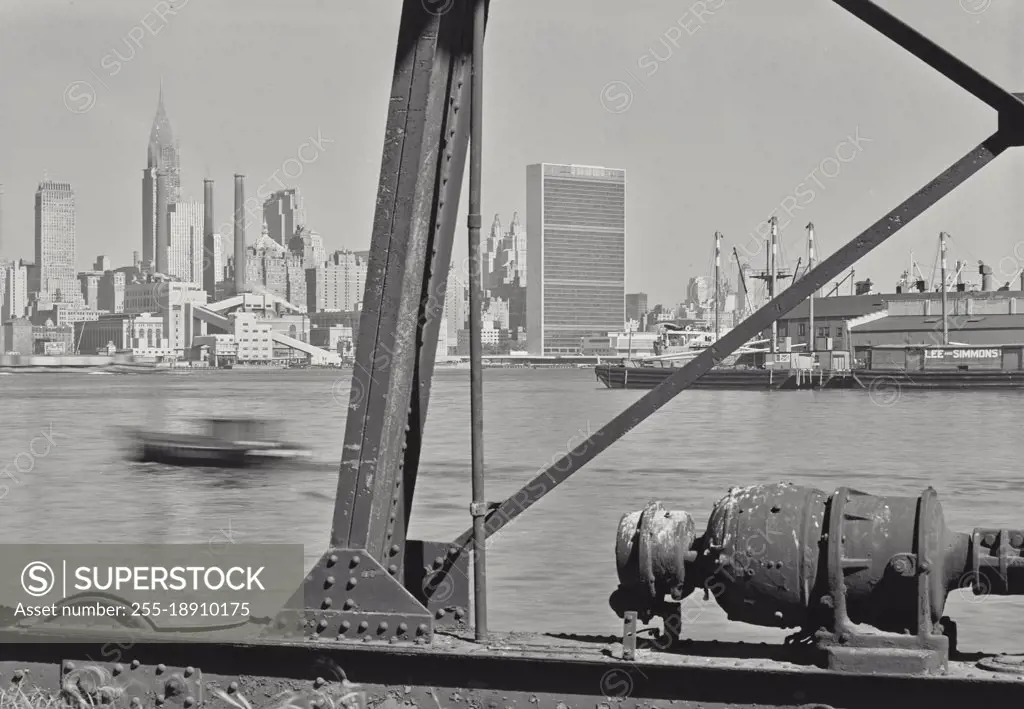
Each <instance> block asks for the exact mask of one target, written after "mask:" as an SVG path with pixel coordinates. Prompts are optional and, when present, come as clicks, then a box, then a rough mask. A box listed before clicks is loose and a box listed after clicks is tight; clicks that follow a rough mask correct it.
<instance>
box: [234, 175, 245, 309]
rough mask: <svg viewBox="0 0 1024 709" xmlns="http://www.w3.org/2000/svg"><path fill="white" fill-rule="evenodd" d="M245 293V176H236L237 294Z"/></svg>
mask: <svg viewBox="0 0 1024 709" xmlns="http://www.w3.org/2000/svg"><path fill="white" fill-rule="evenodd" d="M244 292H245V175H235V294H236V295H241V294H242V293H244Z"/></svg>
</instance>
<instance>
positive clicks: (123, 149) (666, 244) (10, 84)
mask: <svg viewBox="0 0 1024 709" xmlns="http://www.w3.org/2000/svg"><path fill="white" fill-rule="evenodd" d="M168 3H170V5H172V6H174V7H176V8H177V14H175V15H168V14H166V12H164V13H163V14H164V15H165V19H161V18H160V13H158V12H155V11H154V10H164V9H165V8H166V7H167V6H168ZM708 4H709V5H710V6H711V7H718V8H719V9H718V10H717V11H715V13H714V14H713V15H711V16H704V18H703V20H701V19H698V17H697V16H696V15H695V14H694V13H693V12H692V10H691V9H690V8H691V7H692V0H689V1H687V2H674V1H671V0H643V2H634V3H624V2H621V1H619V0H494V1H493V2H492V13H491V22H490V27H489V29H488V38H487V40H488V41H487V49H488V51H487V69H486V80H487V86H486V89H485V98H484V100H485V115H484V142H485V145H484V176H483V189H484V196H483V203H484V213H485V219H484V222H485V225H487V224H489V223H490V220H491V218H492V217H493V215H494V213H495V212H498V213H500V214H501V215H502V218H503V221H505V222H506V223H507V222H508V220H509V219H510V218H511V215H512V212H513V211H514V210H519V211H524V210H525V181H526V178H525V172H526V171H525V166H526V165H527V164H529V163H533V162H542V161H543V162H575V163H581V164H589V165H603V166H607V167H614V168H624V169H625V170H626V173H627V186H626V203H627V221H626V224H627V235H626V287H627V290H628V291H635V290H641V289H642V290H645V291H647V292H648V293H649V295H650V297H651V302H652V304H653V303H654V302H665V303H675V302H677V301H679V300H681V299H682V298H683V297H684V289H685V285H686V281H687V279H688V278H689V277H690V276H692V275H702V274H707V273H709V269H710V265H711V259H712V251H713V234H714V232H715V231H716V230H719V231H721V232H723V234H724V235H725V246H726V248H727V249H729V250H731V246H732V245H733V244H737V245H741V244H750V243H751V242H750V234H751V233H752V232H754V231H755V230H756V229H757V227H758V225H759V223H760V222H762V221H763V220H764V219H766V218H767V217H768V216H769V215H770V214H771V212H772V210H778V213H779V214H780V219H781V220H782V223H783V224H787V223H788V224H789V226H788V227H787V228H785V229H784V230H783V243H784V250H785V255H786V257H787V259H788V261H789V262H790V264H791V265H792V264H795V262H796V259H797V258H798V257H799V256H801V255H803V254H804V252H805V236H804V231H803V226H804V225H805V224H806V223H807V221H808V220H813V221H814V223H815V225H816V227H817V239H818V244H819V250H820V251H821V252H825V253H826V254H827V253H830V252H831V251H833V250H834V249H835V248H837V247H838V246H839V245H841V244H842V243H845V242H846V241H847V240H849V239H850V238H852V237H853V236H855V235H856V234H857V233H858V232H859V231H860V230H861V229H863V228H864V227H866V226H867V225H869V224H870V223H871V222H873V221H874V220H875V219H877V218H879V217H880V216H882V215H883V214H884V213H886V212H887V211H888V210H889V209H891V208H892V207H894V206H895V205H896V204H898V203H899V202H900V201H901V200H902V199H904V198H905V197H906V196H908V195H910V194H911V193H912V192H913V191H915V190H916V189H917V188H918V187H919V186H920V185H922V184H924V183H925V182H926V181H927V180H929V179H931V178H932V177H933V176H934V175H935V174H937V173H938V172H940V171H941V170H943V169H944V168H946V167H947V166H948V165H949V164H951V163H952V162H953V161H954V160H956V159H957V158H958V157H960V155H962V154H963V153H964V152H965V151H966V150H967V149H969V148H970V147H971V146H973V145H975V144H976V143H977V142H979V141H980V140H981V139H983V138H984V137H985V136H986V135H988V134H989V133H990V132H991V131H992V130H993V129H994V127H995V116H994V114H993V113H992V112H991V111H990V109H988V108H987V107H984V106H982V105H981V104H979V103H977V102H976V101H975V100H974V99H973V98H972V97H970V96H969V95H967V94H965V93H963V92H962V91H961V90H960V89H958V88H957V87H955V86H954V85H953V84H951V83H950V82H948V81H947V80H945V79H943V78H942V77H941V76H939V75H938V74H937V73H935V72H933V71H932V70H930V69H929V68H927V67H926V66H924V65H923V64H922V63H920V62H919V61H918V60H916V59H914V58H913V57H911V56H910V55H908V54H906V53H904V52H903V51H902V50H900V49H899V48H898V47H896V46H895V45H893V44H891V43H889V42H888V40H885V39H884V38H882V37H881V36H879V35H877V34H876V33H874V31H872V30H871V29H870V28H867V27H866V26H863V25H861V24H860V23H859V22H857V21H856V20H854V19H853V18H852V17H850V16H849V15H848V14H847V13H846V12H845V11H843V10H842V9H840V8H838V7H836V6H835V5H833V3H831V2H829V1H828V0H724V2H723V0H708ZM882 5H883V6H884V7H886V8H887V9H889V10H890V11H892V12H894V13H895V14H897V15H898V16H900V17H902V18H904V19H905V20H907V21H909V22H910V23H911V24H913V25H914V26H915V27H917V28H918V29H919V30H920V31H922V32H924V33H925V34H926V35H928V36H930V37H931V38H933V39H934V40H935V41H937V42H938V43H940V44H942V45H943V46H946V47H948V48H949V49H950V50H951V51H953V52H954V53H955V54H956V55H957V56H959V57H961V58H963V59H965V60H966V61H968V62H970V63H972V64H973V65H975V66H976V67H978V68H979V69H980V70H981V71H982V72H983V73H986V74H987V75H989V76H990V77H991V78H993V79H994V80H995V81H997V82H999V83H1000V84H1002V85H1003V86H1004V87H1006V88H1007V89H1009V90H1024V80H1022V79H1024V76H1022V74H1024V61H1022V59H1024V49H1016V47H1015V46H1014V45H1013V43H1012V41H1011V40H1012V39H1013V38H1014V37H1015V35H1013V34H1012V29H1013V28H1014V27H1017V28H1019V27H1021V23H1022V20H1024V9H1021V7H1022V6H1024V3H1020V2H1015V1H1014V0H888V1H887V2H883V3H882ZM400 6H401V3H400V2H399V1H398V0H366V1H363V2H350V1H349V0H287V1H286V2H281V0H246V1H245V2H239V1H238V0H167V2H164V3H161V2H156V1H155V0H0V65H2V66H3V67H4V69H3V72H2V74H0V182H2V183H3V184H4V186H5V193H6V194H5V197H4V205H3V225H2V235H0V256H3V257H6V258H18V257H32V256H33V212H32V207H33V193H34V191H35V189H36V186H37V183H38V182H39V180H40V179H42V177H43V175H44V171H45V173H46V174H48V175H49V177H50V179H60V180H67V181H70V182H71V183H72V185H73V187H74V189H75V191H76V193H77V198H78V262H79V264H80V266H81V267H83V268H85V267H87V266H89V265H90V264H91V262H92V261H93V259H94V258H95V256H96V255H98V254H107V255H109V256H111V257H113V258H114V260H115V262H117V263H129V262H130V259H131V253H132V251H133V250H136V249H141V230H142V216H141V200H140V194H141V182H140V181H141V176H142V169H143V168H144V167H145V156H146V143H147V140H148V135H149V129H150V125H151V122H152V118H153V113H154V110H155V108H156V101H157V89H158V84H159V81H160V79H161V77H162V78H163V82H164V87H165V94H166V100H167V108H168V113H169V115H170V119H171V122H172V124H173V126H174V129H175V132H176V136H177V137H178V138H179V139H180V141H181V147H182V178H183V188H184V192H185V194H186V195H188V196H191V197H193V198H196V199H201V198H202V179H203V178H204V177H207V176H209V177H212V178H214V179H215V180H216V181H217V188H216V215H215V216H216V222H217V224H223V223H225V222H226V221H227V220H229V219H230V213H231V200H232V186H231V175H232V174H233V173H234V172H242V173H245V174H246V175H247V191H248V194H250V195H251V194H254V193H255V190H256V188H257V187H258V186H259V185H260V184H262V183H264V182H266V181H267V180H269V179H270V176H271V175H272V174H273V173H274V172H275V170H280V169H281V168H282V167H283V166H285V163H286V161H288V160H289V159H290V158H295V157H297V155H298V152H299V150H300V146H302V145H303V144H304V143H307V142H308V141H310V139H311V138H317V136H318V134H319V135H320V136H322V138H323V139H326V140H321V141H320V147H310V146H308V145H307V146H306V147H305V148H303V149H302V150H303V156H304V158H305V159H307V160H310V159H311V156H314V155H315V159H312V161H311V162H309V164H306V165H305V166H303V167H302V168H301V170H300V169H299V168H297V167H296V165H297V164H298V163H295V162H291V163H288V167H287V168H286V169H287V170H288V172H290V174H292V175H297V176H296V177H295V178H294V179H288V178H285V180H286V182H288V183H289V185H290V186H298V187H300V188H301V191H302V193H303V195H304V197H305V206H306V209H307V212H308V215H309V221H310V226H311V227H312V228H314V229H316V230H318V231H319V232H320V233H321V234H323V236H324V241H325V244H326V246H327V248H328V249H330V250H333V249H337V248H353V249H362V248H367V247H368V244H369V235H370V231H371V223H372V218H373V205H374V199H375V196H376V189H377V179H378V176H379V171H380V151H381V144H382V140H383V131H384V118H385V112H386V109H387V97H388V91H389V87H390V78H391V71H392V67H393V64H394V52H395V39H396V35H397V27H398V17H399V11H400ZM965 8H966V9H965ZM133 38H134V40H135V41H134V42H133ZM115 50H117V51H118V52H119V53H120V56H121V57H122V58H127V59H128V60H127V61H120V60H117V59H116V55H115V54H114V51H115ZM75 82H88V86H87V85H86V84H82V83H75ZM610 82H619V83H617V84H614V85H612V86H608V85H609V83H610ZM627 86H628V92H627V90H626V88H625V87H627ZM606 87H607V89H606ZM90 91H92V92H93V93H94V102H93V100H92V98H93V97H90V96H89V92H90ZM629 92H631V95H630V93H629ZM602 98H603V99H604V101H603V102H602ZM627 99H631V100H629V101H627ZM627 103H628V104H629V105H628V106H627V105H626V104H627ZM603 104H604V105H603ZM89 106H91V107H89ZM86 107H89V110H86V111H84V112H83V111H82V109H83V108H86ZM623 109H625V110H623ZM858 134H859V136H860V138H859V148H858V152H854V151H853V148H852V146H851V144H850V143H848V142H847V143H845V144H844V143H843V141H847V140H848V138H849V137H855V136H857V135H858ZM837 152H838V154H839V157H840V158H842V159H843V160H847V162H843V163H840V162H837V161H835V160H829V158H835V157H836V155H837ZM1020 160H1021V157H1020V155H1019V154H1018V153H1016V152H1014V153H1012V154H1009V155H1004V156H1003V157H1002V158H1000V160H998V161H997V162H996V163H995V164H993V165H991V166H990V167H988V168H986V170H984V171H983V172H982V173H981V174H980V175H978V176H977V177H976V178H975V179H974V180H972V181H971V182H970V183H968V184H967V185H964V186H963V187H961V188H960V189H958V190H957V191H956V192H955V193H954V194H953V196H951V197H950V198H948V199H947V200H945V201H944V202H942V203H940V205H939V206H938V207H936V208H935V209H933V210H932V211H931V212H929V213H928V214H926V215H925V216H924V217H922V218H921V219H919V220H918V221H916V222H915V223H914V224H913V225H912V226H911V227H908V228H907V229H905V230H904V231H903V232H901V233H900V234H899V235H898V236H897V237H895V238H894V239H893V242H892V243H890V244H887V245H886V246H884V247H882V248H881V249H879V250H877V251H876V252H875V253H873V254H872V255H870V256H869V257H868V258H867V259H865V260H864V261H863V262H861V263H860V264H859V265H858V266H857V275H858V278H859V277H861V276H870V277H871V278H872V279H873V280H874V281H875V282H876V283H877V284H879V285H880V286H882V287H884V289H885V290H890V291H891V290H892V285H893V284H894V282H895V279H896V278H897V277H898V276H899V274H900V272H901V271H902V270H903V269H905V268H906V267H907V266H908V265H909V262H910V253H911V251H913V252H914V254H915V256H916V257H917V258H918V260H919V262H920V265H921V268H922V269H924V270H925V272H926V275H930V274H931V269H932V267H933V264H934V259H935V253H936V247H937V234H938V232H939V231H940V230H946V231H948V232H950V233H951V234H952V236H953V242H952V246H951V253H950V258H951V259H956V258H962V259H965V260H968V261H970V262H971V264H972V270H974V271H976V269H974V268H973V266H974V264H975V263H976V261H977V260H978V259H984V260H986V261H987V262H988V263H990V264H991V265H993V267H994V268H995V269H996V275H997V278H998V277H999V275H1000V272H1001V271H1002V272H1004V273H1005V275H1004V277H1003V280H1005V279H1006V278H1008V277H1009V275H1010V274H1012V272H1013V271H1014V270H1016V268H1017V267H1018V266H1017V261H1018V260H1020V261H1021V264H1020V265H1021V266H1024V244H1022V245H1020V246H1016V245H1017V244H1018V242H1019V240H1020V239H1021V238H1022V237H1024V218H1022V214H1021V213H1022V207H1021V202H1022V200H1021V199H1020V197H1019V196H1018V195H1017V194H1016V193H1015V192H1014V191H1013V189H1014V187H1015V186H1016V185H1019V184H1020V180H1019V179H1018V180H1014V179H1013V178H1014V176H1015V173H1020V172H1021V168H1019V167H1018V166H1019V165H1021V162H1020ZM823 161H825V162H823ZM837 169H838V174H836V172H837ZM812 171H817V172H815V173H814V176H811V173H812ZM822 171H824V173H825V174H826V175H827V174H832V175H834V176H833V177H828V176H824V175H823V174H822ZM297 173H298V174H297ZM816 181H817V182H820V184H816ZM801 183H802V184H803V186H802V187H801ZM808 189H810V190H811V191H812V193H813V198H812V197H810V196H809V192H808ZM787 200H788V201H787ZM794 204H795V205H797V207H799V209H796V208H794V206H793V205H794ZM783 205H788V206H789V209H790V210H791V211H792V212H793V218H792V220H791V219H790V218H789V216H788V215H787V214H786V213H785V211H784V207H783ZM462 211H463V212H465V196H464V198H463V202H462ZM459 225H460V233H459V235H458V247H457V249H458V253H457V257H458V258H459V260H460V261H461V258H462V255H463V254H464V253H465V249H466V247H465V241H466V234H465V228H464V225H465V219H464V217H462V218H460V220H459ZM258 233H259V227H258V226H253V227H251V228H250V229H249V239H250V240H252V239H254V238H255V237H256V236H257V235H258ZM1015 246H1016V253H1017V255H1016V256H1015V255H1014V251H1015ZM748 248H751V247H749V246H748ZM756 262H757V263H756V265H757V266H760V265H761V264H762V263H763V258H762V257H758V258H757V259H756ZM730 266H732V264H731V263H730ZM733 272H734V268H730V273H733Z"/></svg>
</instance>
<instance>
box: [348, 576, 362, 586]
mask: <svg viewBox="0 0 1024 709" xmlns="http://www.w3.org/2000/svg"><path fill="white" fill-rule="evenodd" d="M357 583H359V581H358V579H356V577H355V576H349V577H348V588H350V589H353V588H355V587H356V584H357Z"/></svg>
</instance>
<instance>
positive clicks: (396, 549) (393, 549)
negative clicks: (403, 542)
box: [389, 544, 402, 556]
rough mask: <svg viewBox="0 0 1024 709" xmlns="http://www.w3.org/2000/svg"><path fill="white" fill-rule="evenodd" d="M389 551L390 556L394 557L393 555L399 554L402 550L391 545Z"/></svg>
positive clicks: (395, 545)
mask: <svg viewBox="0 0 1024 709" xmlns="http://www.w3.org/2000/svg"><path fill="white" fill-rule="evenodd" d="M389 551H390V552H391V556H394V555H395V554H397V553H398V552H400V551H402V550H401V549H400V548H399V546H398V545H397V544H392V545H391V549H390V550H389Z"/></svg>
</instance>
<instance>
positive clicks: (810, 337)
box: [807, 222, 816, 354]
mask: <svg viewBox="0 0 1024 709" xmlns="http://www.w3.org/2000/svg"><path fill="white" fill-rule="evenodd" d="M813 270H814V222H808V223H807V272H808V273H810V272H811V271H813ZM807 343H808V346H807V351H808V352H809V353H811V354H813V353H814V350H815V349H816V348H815V344H816V343H815V339H814V292H813V291H812V292H811V295H810V296H808V298H807Z"/></svg>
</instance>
